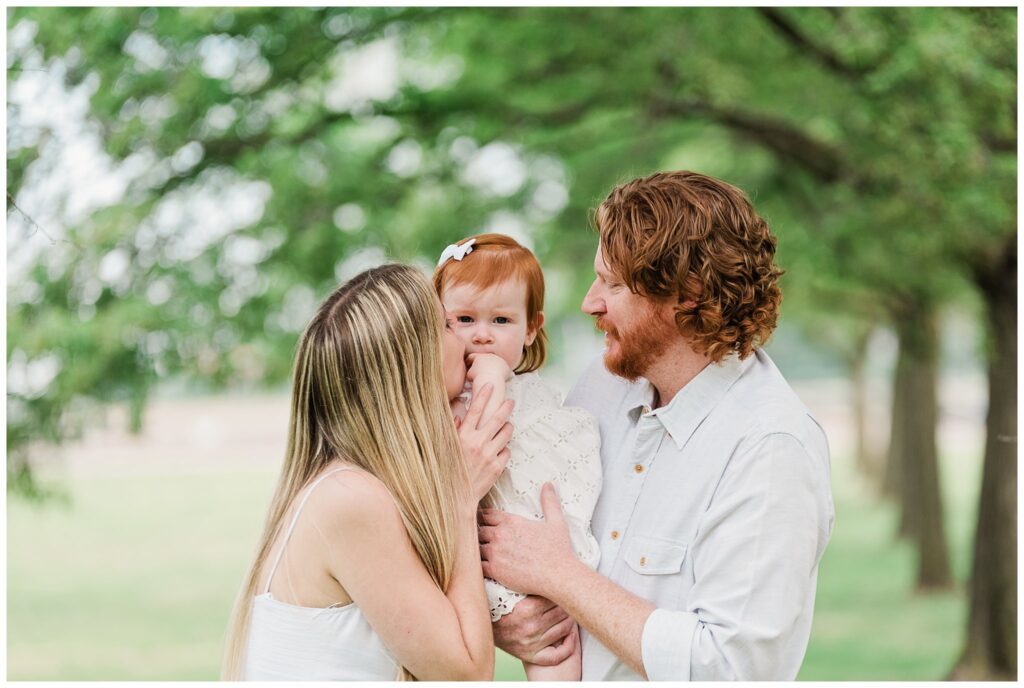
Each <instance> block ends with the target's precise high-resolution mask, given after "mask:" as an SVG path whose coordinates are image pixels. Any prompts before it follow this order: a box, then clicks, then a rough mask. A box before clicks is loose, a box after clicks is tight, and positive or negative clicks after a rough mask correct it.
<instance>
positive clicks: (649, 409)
mask: <svg viewBox="0 0 1024 688" xmlns="http://www.w3.org/2000/svg"><path fill="white" fill-rule="evenodd" d="M650 412H651V407H650V406H644V408H643V413H644V415H645V416H646V415H647V414H648V413H650Z"/></svg>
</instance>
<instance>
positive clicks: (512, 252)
mask: <svg viewBox="0 0 1024 688" xmlns="http://www.w3.org/2000/svg"><path fill="white" fill-rule="evenodd" d="M434 289H436V290H437V294H438V296H439V297H440V299H441V302H442V303H443V304H444V308H445V311H446V313H445V317H446V318H447V319H448V322H449V324H450V325H451V327H452V328H453V329H454V331H455V334H456V335H458V336H459V337H460V338H461V339H462V341H463V342H465V344H466V352H467V354H468V356H467V360H468V361H469V363H470V368H469V371H468V373H467V376H466V379H467V387H469V388H470V389H469V390H467V393H466V394H464V397H466V396H470V395H472V394H475V393H477V391H478V390H480V389H481V388H482V387H483V386H484V385H485V384H487V383H490V384H492V385H493V386H494V392H493V394H492V396H491V399H490V400H489V401H488V404H487V408H486V409H485V411H484V415H485V417H486V416H487V414H489V413H491V412H492V411H493V410H494V409H495V408H497V406H498V405H500V404H501V403H502V401H504V400H505V399H506V398H509V397H511V398H513V399H515V401H516V406H515V409H514V411H513V412H512V418H511V422H512V425H513V427H514V431H513V434H512V440H511V441H510V442H509V444H508V448H509V452H510V453H511V458H510V459H509V462H508V465H507V467H506V469H505V471H504V473H502V474H501V476H500V477H499V478H498V481H497V482H496V483H495V485H494V487H493V488H492V489H491V492H490V494H488V499H487V501H488V502H489V506H493V507H494V508H498V509H502V510H504V511H507V512H509V513H513V514H518V515H520V516H526V517H528V518H534V519H538V520H540V519H542V518H543V510H542V508H541V504H540V489H541V486H542V485H543V484H544V483H545V482H550V483H552V484H554V485H555V487H556V488H557V491H558V495H559V498H560V499H561V502H562V509H563V511H564V512H565V518H566V521H567V523H568V524H569V535H570V537H571V539H572V544H573V547H574V549H575V550H576V555H577V556H578V557H579V558H580V560H581V561H583V562H585V563H586V564H588V565H589V566H591V567H596V566H597V562H598V559H599V558H600V551H599V550H598V545H597V540H596V539H595V538H594V536H593V534H592V533H591V532H590V518H591V516H592V514H593V511H594V505H595V504H596V503H597V497H598V493H599V492H600V491H601V456H600V449H601V440H600V435H599V434H598V427H597V421H596V420H595V419H594V418H593V417H592V416H591V415H590V414H589V413H588V412H587V411H585V410H583V409H581V408H566V407H563V406H562V405H561V404H562V401H561V395H560V394H559V393H558V392H556V391H555V390H553V389H552V388H550V387H548V386H547V384H545V383H544V382H543V381H542V380H541V379H540V376H539V375H538V374H537V373H536V372H535V371H536V370H537V369H538V368H540V366H541V365H542V364H543V363H544V358H545V355H546V351H547V336H546V334H545V332H544V327H543V326H544V312H543V308H544V275H543V273H542V272H541V269H540V264H539V263H538V262H537V258H536V257H535V256H534V255H533V253H531V252H530V251H529V250H528V249H526V248H524V247H522V246H520V245H519V244H518V243H517V242H516V241H515V240H514V239H512V238H510V237H507V236H505V235H502V234H479V235H477V236H475V237H472V238H469V239H464V240H463V241H462V242H460V243H459V244H452V245H451V246H449V247H448V248H447V249H445V252H444V253H443V254H442V255H441V260H440V261H439V262H438V265H437V269H436V270H435V271H434ZM453 410H454V411H455V413H456V415H460V416H461V415H464V414H465V399H463V401H462V402H461V403H459V402H456V404H454V405H453ZM484 585H485V587H486V589H487V597H488V601H489V602H490V607H491V620H492V621H497V620H498V619H500V618H501V617H502V616H503V615H505V614H508V613H509V612H511V611H512V608H513V607H515V605H516V603H517V602H519V601H520V600H521V599H523V598H524V597H525V595H523V594H521V593H518V592H515V591H513V590H509V589H508V588H506V587H505V586H503V585H501V584H500V583H497V582H495V581H492V580H490V579H487V580H485V581H484ZM578 633H579V632H578V629H574V631H573V634H574V636H573V637H574V640H575V643H576V651H575V652H574V653H573V655H572V656H571V657H569V659H567V660H565V661H564V662H562V663H561V664H559V665H557V666H553V667H543V666H539V665H534V664H529V663H527V662H524V663H523V665H524V667H525V669H526V676H527V678H528V679H529V680H531V681H537V680H541V681H554V680H575V681H578V680H579V679H580V672H581V653H580V645H579V638H578Z"/></svg>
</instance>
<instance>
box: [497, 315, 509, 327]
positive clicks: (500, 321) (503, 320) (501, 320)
mask: <svg viewBox="0 0 1024 688" xmlns="http://www.w3.org/2000/svg"><path fill="white" fill-rule="evenodd" d="M494 322H496V323H498V324H499V325H507V324H509V323H510V322H511V320H509V319H508V318H506V317H505V316H504V315H499V316H498V317H497V318H495V319H494Z"/></svg>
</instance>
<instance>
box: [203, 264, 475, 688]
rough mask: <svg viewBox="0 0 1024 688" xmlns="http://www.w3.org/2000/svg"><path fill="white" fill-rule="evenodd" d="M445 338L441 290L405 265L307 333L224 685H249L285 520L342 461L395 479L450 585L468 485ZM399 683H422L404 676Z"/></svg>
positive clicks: (324, 314)
mask: <svg viewBox="0 0 1024 688" xmlns="http://www.w3.org/2000/svg"><path fill="white" fill-rule="evenodd" d="M441 341H442V330H441V311H440V306H439V304H438V300H437V297H436V296H435V294H434V292H433V290H432V289H431V286H430V284H429V283H428V282H427V279H426V278H425V276H424V275H422V274H421V273H419V272H418V271H417V270H416V269H414V268H411V267H409V266H405V265H397V264H391V265H384V266H381V267H378V268H373V269H371V270H367V271H366V272H363V273H361V274H360V275H357V276H356V277H354V278H353V279H352V280H350V281H349V282H347V283H346V284H344V285H342V286H341V287H339V288H338V289H337V290H335V291H334V293H332V294H331V295H330V296H329V297H328V298H327V299H326V300H325V301H324V302H323V304H322V305H321V306H320V309H319V310H318V311H317V312H316V314H315V315H314V316H313V318H312V320H311V321H310V323H309V325H307V327H306V330H305V331H304V332H303V333H302V336H301V338H300V339H299V343H298V348H297V351H296V354H295V369H294V381H293V383H292V402H291V420H290V424H289V431H288V448H287V451H286V453H285V460H284V466H283V468H282V470H281V476H280V478H279V479H278V482H277V487H276V489H275V491H274V496H273V499H272V500H271V502H270V510H269V513H268V515H267V520H266V524H265V526H264V529H263V534H262V535H261V537H260V540H259V544H258V547H257V550H256V556H255V558H254V560H253V562H252V565H251V566H250V568H249V572H248V574H247V575H246V577H245V581H244V583H243V585H242V589H241V592H240V594H239V596H238V599H237V601H236V603H235V608H234V611H233V613H232V621H231V625H230V627H229V630H228V639H227V645H226V649H225V659H224V667H223V672H222V678H223V679H225V680H239V679H241V678H242V675H241V674H242V668H243V665H244V662H245V644H246V638H247V635H248V627H249V618H250V614H251V605H252V600H253V598H254V596H255V595H256V594H257V586H258V582H259V579H260V576H261V572H262V569H263V566H264V564H265V562H266V560H267V557H268V555H269V554H270V549H271V546H272V544H273V543H274V542H275V540H276V539H277V536H278V534H279V533H280V532H281V530H282V525H283V523H282V521H283V520H284V516H285V513H287V511H288V508H289V506H290V505H291V504H292V502H293V501H294V500H295V498H296V496H297V495H298V494H299V492H300V491H301V490H302V488H303V487H304V486H305V485H307V484H308V483H309V481H310V480H311V479H312V478H313V477H314V476H316V475H317V474H319V473H320V472H321V471H323V469H324V467H325V466H327V464H328V463H329V462H331V461H332V460H334V459H338V458H342V459H344V460H345V461H348V462H350V463H352V464H354V465H356V466H359V467H360V468H362V469H363V470H365V471H367V472H368V473H370V474H371V475H373V476H375V477H376V478H378V479H379V480H380V481H381V482H382V483H384V485H385V486H386V487H387V489H388V490H389V491H390V492H391V494H392V495H393V496H394V498H395V501H396V503H397V504H398V508H399V510H400V512H401V515H402V520H403V522H404V523H405V528H406V530H407V531H408V533H409V537H410V539H411V540H412V543H413V546H414V547H415V548H416V552H417V553H418V554H419V556H420V559H422V560H423V563H424V565H425V566H426V568H427V570H428V571H429V573H430V576H431V577H432V578H433V580H434V582H435V583H437V585H438V587H439V588H440V589H441V590H446V589H447V587H448V583H449V580H450V578H451V574H452V566H453V562H454V560H455V541H456V523H455V519H456V514H457V513H458V508H457V506H458V504H459V503H461V501H462V500H464V499H465V498H466V496H467V495H468V484H469V483H468V476H467V473H466V467H465V464H464V462H463V460H462V452H461V449H460V446H459V440H458V435H457V434H456V431H455V425H454V422H453V420H452V416H451V412H450V409H449V406H448V400H447V399H446V398H445V392H444V389H445V387H444V375H443V370H442V359H441V346H442V344H441ZM398 678H399V679H400V680H401V679H411V680H415V677H413V676H412V675H411V674H410V673H409V672H408V670H406V669H405V668H402V669H401V671H400V673H399V676H398Z"/></svg>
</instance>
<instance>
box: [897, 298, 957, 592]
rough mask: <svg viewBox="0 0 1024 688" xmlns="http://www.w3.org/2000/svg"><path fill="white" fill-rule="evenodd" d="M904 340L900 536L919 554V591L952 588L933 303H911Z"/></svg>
mask: <svg viewBox="0 0 1024 688" xmlns="http://www.w3.org/2000/svg"><path fill="white" fill-rule="evenodd" d="M896 323H897V330H898V331H899V338H900V352H899V359H898V361H897V365H896V368H897V376H896V382H897V384H898V385H899V386H900V387H901V388H902V389H901V390H899V389H898V390H894V396H896V394H897V393H898V394H899V401H900V409H901V410H900V413H899V415H898V416H895V417H894V418H893V422H894V424H895V423H897V422H898V423H899V426H901V427H896V426H894V430H893V433H894V444H896V447H895V451H894V452H893V455H894V456H897V457H898V459H897V461H898V462H899V470H900V479H899V484H900V491H899V495H900V528H899V534H900V535H901V536H905V537H907V538H909V539H910V540H911V542H913V543H914V545H915V547H916V549H917V554H918V565H917V588H918V589H919V590H936V589H942V588H948V587H949V586H950V585H952V582H953V578H952V574H951V572H950V566H949V550H948V547H947V545H946V531H945V521H944V518H943V511H942V491H941V488H940V482H939V456H938V445H937V442H936V436H935V431H936V426H937V423H938V381H937V380H938V350H939V339H938V330H939V328H938V317H937V315H936V312H935V308H934V306H933V305H932V304H930V303H927V302H925V301H922V300H914V301H909V302H907V304H906V308H904V309H903V312H902V313H900V314H899V317H897V318H896Z"/></svg>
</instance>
